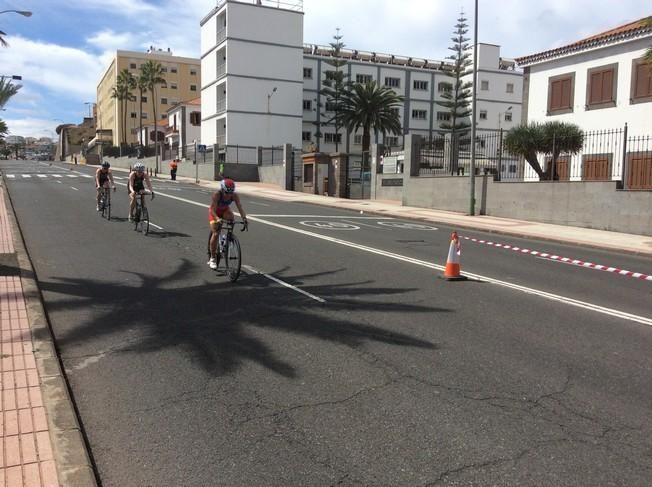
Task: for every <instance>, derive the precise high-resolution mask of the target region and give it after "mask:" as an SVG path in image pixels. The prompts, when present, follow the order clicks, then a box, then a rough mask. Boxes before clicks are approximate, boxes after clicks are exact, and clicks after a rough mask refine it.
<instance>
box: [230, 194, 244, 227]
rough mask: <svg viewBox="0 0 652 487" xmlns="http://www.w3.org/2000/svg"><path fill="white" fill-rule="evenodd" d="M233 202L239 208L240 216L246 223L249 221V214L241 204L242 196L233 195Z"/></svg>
mask: <svg viewBox="0 0 652 487" xmlns="http://www.w3.org/2000/svg"><path fill="white" fill-rule="evenodd" d="M233 201H235V206H237V207H238V211H239V212H240V216H241V217H242V219H243V220H244V221H247V214H246V213H245V211H244V208H243V207H242V204H241V203H240V196H238V195H237V194H234V195H233Z"/></svg>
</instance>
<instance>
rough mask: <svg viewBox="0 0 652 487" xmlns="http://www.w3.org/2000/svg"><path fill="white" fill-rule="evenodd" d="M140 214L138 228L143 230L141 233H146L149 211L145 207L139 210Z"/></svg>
mask: <svg viewBox="0 0 652 487" xmlns="http://www.w3.org/2000/svg"><path fill="white" fill-rule="evenodd" d="M140 216H141V218H140V228H141V230H142V232H143V235H147V234H148V233H149V211H148V210H147V208H143V209H142V210H141V214H140Z"/></svg>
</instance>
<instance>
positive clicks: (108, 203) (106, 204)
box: [102, 191, 111, 220]
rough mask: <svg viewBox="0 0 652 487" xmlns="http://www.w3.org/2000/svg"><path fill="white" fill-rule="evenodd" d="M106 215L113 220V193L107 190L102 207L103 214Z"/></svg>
mask: <svg viewBox="0 0 652 487" xmlns="http://www.w3.org/2000/svg"><path fill="white" fill-rule="evenodd" d="M105 215H106V219H107V220H111V193H110V192H109V191H106V193H105V194H104V207H103V208H102V216H105Z"/></svg>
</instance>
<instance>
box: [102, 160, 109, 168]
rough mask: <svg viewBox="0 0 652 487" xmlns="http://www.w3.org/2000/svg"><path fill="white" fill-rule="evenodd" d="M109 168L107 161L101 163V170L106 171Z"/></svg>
mask: <svg viewBox="0 0 652 487" xmlns="http://www.w3.org/2000/svg"><path fill="white" fill-rule="evenodd" d="M110 167H111V164H109V161H104V162H103V163H102V168H103V169H108V168H110Z"/></svg>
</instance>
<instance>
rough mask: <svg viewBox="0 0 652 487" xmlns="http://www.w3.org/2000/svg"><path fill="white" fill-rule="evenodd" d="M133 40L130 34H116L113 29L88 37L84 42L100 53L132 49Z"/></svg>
mask: <svg viewBox="0 0 652 487" xmlns="http://www.w3.org/2000/svg"><path fill="white" fill-rule="evenodd" d="M135 38H136V36H135V35H134V34H132V33H131V32H122V33H116V32H115V31H114V30H113V29H106V30H103V31H101V32H98V33H97V34H95V35H93V36H91V37H88V38H87V39H86V42H88V43H89V44H90V45H92V46H94V47H97V48H100V49H101V50H102V51H116V50H118V49H128V48H130V47H132V46H133V45H134V40H135Z"/></svg>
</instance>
